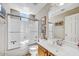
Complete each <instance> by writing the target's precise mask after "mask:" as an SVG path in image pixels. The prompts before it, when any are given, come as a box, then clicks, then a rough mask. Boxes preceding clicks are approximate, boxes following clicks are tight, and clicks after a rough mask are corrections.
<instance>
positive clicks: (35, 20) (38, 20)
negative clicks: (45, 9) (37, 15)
mask: <svg viewBox="0 0 79 59" xmlns="http://www.w3.org/2000/svg"><path fill="white" fill-rule="evenodd" d="M7 15H10V16H15V17H20V18H26V19H29V20H32V21H39V20H37V19H35V20H33V19H30V18H27V17H24V16H20V15H14V14H10V13H8V14H7Z"/></svg>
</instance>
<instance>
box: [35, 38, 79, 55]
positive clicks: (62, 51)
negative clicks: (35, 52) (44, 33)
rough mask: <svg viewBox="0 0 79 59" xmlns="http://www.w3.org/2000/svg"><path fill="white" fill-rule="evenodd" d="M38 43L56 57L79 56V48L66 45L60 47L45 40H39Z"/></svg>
mask: <svg viewBox="0 0 79 59" xmlns="http://www.w3.org/2000/svg"><path fill="white" fill-rule="evenodd" d="M37 43H38V45H40V46H42V47H44V48H45V49H46V50H48V51H49V52H51V53H52V54H54V55H55V56H79V53H78V52H79V48H76V47H71V46H68V44H66V43H64V44H63V45H62V46H58V45H56V44H53V43H50V42H48V40H43V39H41V40H39V42H37Z"/></svg>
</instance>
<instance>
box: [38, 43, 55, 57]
mask: <svg viewBox="0 0 79 59" xmlns="http://www.w3.org/2000/svg"><path fill="white" fill-rule="evenodd" d="M38 56H54V54H53V53H51V52H49V51H48V50H46V49H45V48H43V47H42V46H40V45H38Z"/></svg>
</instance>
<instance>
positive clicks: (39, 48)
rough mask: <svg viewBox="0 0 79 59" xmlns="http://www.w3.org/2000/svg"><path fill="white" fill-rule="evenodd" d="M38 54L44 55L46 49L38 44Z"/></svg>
mask: <svg viewBox="0 0 79 59" xmlns="http://www.w3.org/2000/svg"><path fill="white" fill-rule="evenodd" d="M38 56H44V51H43V50H42V47H41V46H39V45H38Z"/></svg>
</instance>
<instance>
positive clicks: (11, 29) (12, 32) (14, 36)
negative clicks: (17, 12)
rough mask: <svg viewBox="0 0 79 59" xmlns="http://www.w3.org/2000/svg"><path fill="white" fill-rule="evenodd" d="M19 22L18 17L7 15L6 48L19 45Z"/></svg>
mask: <svg viewBox="0 0 79 59" xmlns="http://www.w3.org/2000/svg"><path fill="white" fill-rule="evenodd" d="M20 39H21V22H20V17H17V16H12V15H8V49H14V48H19V47H20Z"/></svg>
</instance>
